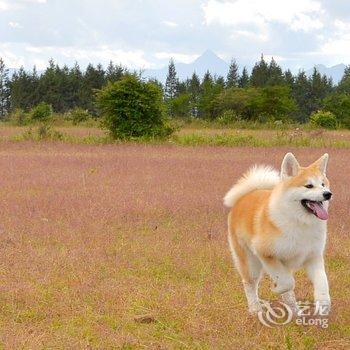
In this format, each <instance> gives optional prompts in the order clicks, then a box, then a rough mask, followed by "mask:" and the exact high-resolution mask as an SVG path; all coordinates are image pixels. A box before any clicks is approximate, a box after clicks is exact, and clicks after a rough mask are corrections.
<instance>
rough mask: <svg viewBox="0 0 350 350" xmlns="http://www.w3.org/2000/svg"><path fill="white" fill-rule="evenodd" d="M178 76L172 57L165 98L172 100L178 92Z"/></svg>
mask: <svg viewBox="0 0 350 350" xmlns="http://www.w3.org/2000/svg"><path fill="white" fill-rule="evenodd" d="M178 84H179V81H178V78H177V73H176V68H175V63H174V60H173V59H171V60H170V62H169V67H168V75H167V78H166V82H165V100H171V99H173V98H175V97H176V95H177V93H178Z"/></svg>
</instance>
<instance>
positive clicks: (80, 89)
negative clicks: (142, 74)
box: [0, 58, 127, 117]
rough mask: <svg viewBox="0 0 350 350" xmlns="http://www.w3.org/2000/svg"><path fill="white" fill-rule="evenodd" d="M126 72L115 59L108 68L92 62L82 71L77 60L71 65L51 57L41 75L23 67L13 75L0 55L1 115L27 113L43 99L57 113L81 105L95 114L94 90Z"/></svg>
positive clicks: (34, 70) (116, 79) (118, 78)
mask: <svg viewBox="0 0 350 350" xmlns="http://www.w3.org/2000/svg"><path fill="white" fill-rule="evenodd" d="M126 73H127V70H126V68H124V67H122V66H120V65H115V64H114V63H113V62H110V64H109V65H108V67H107V69H106V70H104V69H103V67H102V65H100V64H99V65H97V66H96V67H95V66H93V65H92V64H89V65H88V66H87V68H86V69H85V70H82V69H81V68H80V67H79V65H78V64H77V63H76V64H75V65H74V66H73V67H72V68H69V67H67V66H63V67H60V66H59V65H58V64H56V63H55V62H54V61H53V60H50V61H49V65H48V67H47V68H46V70H45V71H44V72H43V73H42V74H38V73H37V71H36V69H35V68H34V69H33V70H32V71H29V72H28V71H26V70H25V69H24V68H23V67H22V68H20V69H19V70H18V71H16V72H14V73H13V75H12V76H11V77H10V76H9V72H8V69H6V67H5V65H4V62H3V61H2V59H1V58H0V116H1V117H4V116H6V115H7V114H8V113H10V112H13V111H15V110H17V109H20V110H23V111H24V112H28V111H29V110H31V109H32V108H34V107H35V106H37V105H39V104H40V103H42V102H45V103H46V104H48V105H51V106H52V108H53V110H54V111H55V112H56V113H65V112H67V111H69V110H73V109H75V108H77V107H79V108H82V109H84V110H87V111H89V113H91V114H92V115H96V113H97V111H96V107H95V90H99V89H101V88H102V87H103V86H105V85H106V84H107V82H108V81H112V82H113V81H118V80H120V79H121V78H122V77H123V76H124V75H125V74H126Z"/></svg>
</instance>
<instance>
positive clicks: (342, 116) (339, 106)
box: [323, 92, 350, 129]
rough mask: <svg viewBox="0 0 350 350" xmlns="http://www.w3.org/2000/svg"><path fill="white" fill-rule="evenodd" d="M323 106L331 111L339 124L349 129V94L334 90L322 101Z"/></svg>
mask: <svg viewBox="0 0 350 350" xmlns="http://www.w3.org/2000/svg"><path fill="white" fill-rule="evenodd" d="M323 108H324V110H326V111H329V112H332V113H333V114H334V115H335V117H336V118H337V121H338V122H339V123H340V124H341V126H343V127H345V128H348V129H350V94H347V93H339V92H334V93H333V94H330V95H329V96H327V97H326V98H325V99H324V101H323Z"/></svg>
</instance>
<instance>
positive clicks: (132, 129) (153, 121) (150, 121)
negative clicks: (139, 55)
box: [96, 75, 172, 138]
mask: <svg viewBox="0 0 350 350" xmlns="http://www.w3.org/2000/svg"><path fill="white" fill-rule="evenodd" d="M96 100H97V105H98V108H99V110H100V112H101V114H102V117H103V123H104V126H105V127H106V128H107V129H108V130H109V131H110V134H111V136H112V137H113V138H131V137H142V136H147V137H153V136H166V135H168V134H169V133H170V132H171V131H172V129H171V128H169V127H168V126H167V124H166V121H165V120H164V118H163V113H162V108H163V107H162V103H163V102H162V91H161V90H160V89H159V87H158V86H157V85H155V84H153V83H151V82H145V81H142V80H141V79H140V77H138V76H136V75H126V76H125V77H123V78H122V79H121V80H119V81H116V82H113V83H112V82H109V83H108V84H107V85H106V86H105V87H103V88H102V89H101V90H99V91H98V92H97V95H96Z"/></svg>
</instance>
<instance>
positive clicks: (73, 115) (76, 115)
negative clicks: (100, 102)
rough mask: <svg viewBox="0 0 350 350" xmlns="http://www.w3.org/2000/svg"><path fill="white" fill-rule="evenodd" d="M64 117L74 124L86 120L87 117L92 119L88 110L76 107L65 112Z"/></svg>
mask: <svg viewBox="0 0 350 350" xmlns="http://www.w3.org/2000/svg"><path fill="white" fill-rule="evenodd" d="M66 118H67V119H68V120H70V121H71V122H72V123H73V124H74V125H78V124H80V123H83V122H86V121H87V120H89V119H92V115H91V114H90V113H89V111H88V110H86V109H83V108H80V107H76V108H74V109H72V110H70V111H69V112H68V113H67V115H66Z"/></svg>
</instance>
